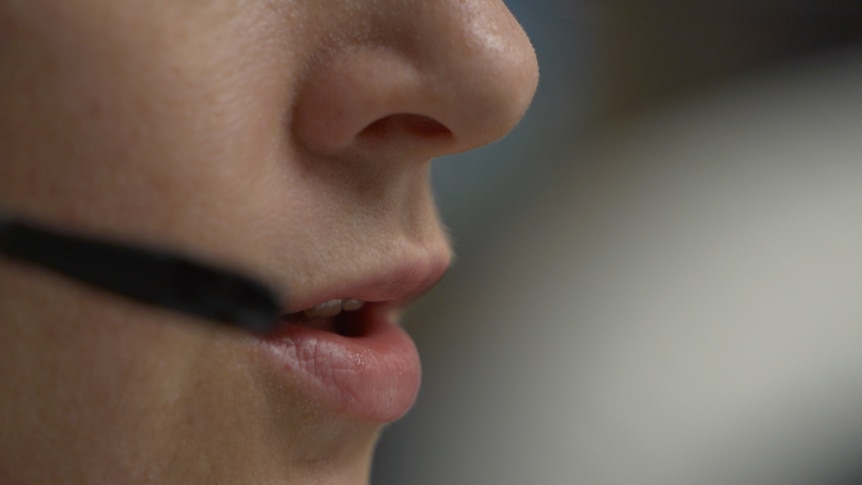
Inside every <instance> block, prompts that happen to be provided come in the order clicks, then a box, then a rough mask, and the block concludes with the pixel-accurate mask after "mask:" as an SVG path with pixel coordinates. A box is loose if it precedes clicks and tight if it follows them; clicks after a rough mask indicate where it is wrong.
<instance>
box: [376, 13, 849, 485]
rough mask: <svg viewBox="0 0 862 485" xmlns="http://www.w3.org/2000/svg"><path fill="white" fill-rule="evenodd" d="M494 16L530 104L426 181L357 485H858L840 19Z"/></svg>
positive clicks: (845, 30)
mask: <svg viewBox="0 0 862 485" xmlns="http://www.w3.org/2000/svg"><path fill="white" fill-rule="evenodd" d="M507 4H508V5H509V7H510V8H511V10H512V11H513V12H514V14H515V15H516V16H517V17H518V18H519V20H520V21H521V22H522V24H523V25H524V27H525V29H526V30H527V31H528V33H529V34H530V37H531V39H532V40H533V43H534V46H535V47H536V50H537V55H538V57H539V62H540V65H541V68H542V79H541V85H540V88H539V92H538V94H537V97H536V100H535V102H534V105H533V107H532V108H531V110H530V112H529V113H528V115H527V116H526V117H525V119H524V120H523V121H522V123H521V124H520V125H519V126H518V128H517V129H516V130H515V132H514V133H513V134H512V135H511V136H510V137H509V138H507V139H505V140H503V141H501V142H499V143H497V144H495V145H493V146H490V147H488V148H486V149H483V150H480V151H477V152H473V153H470V154H466V155H461V156H456V157H449V158H448V159H441V160H439V161H436V162H435V165H434V173H433V176H434V183H435V190H436V191H437V194H438V200H439V203H440V206H441V212H442V215H443V219H444V220H445V222H446V224H447V225H448V226H449V228H450V231H451V233H452V237H453V240H454V243H455V246H456V250H457V252H458V255H459V259H458V262H457V263H456V265H455V266H454V267H453V269H452V271H451V272H450V274H449V275H448V276H447V277H446V279H445V280H444V281H443V282H442V283H441V284H440V285H439V286H438V287H437V288H436V289H435V290H434V291H433V292H432V293H431V294H430V295H428V296H427V297H426V298H425V299H423V300H422V301H421V302H419V304H418V305H417V306H416V309H415V310H414V311H413V312H412V313H411V314H409V315H408V318H407V322H406V324H407V327H408V329H409V330H410V332H411V334H412V335H413V336H414V338H415V340H416V342H417V345H418V347H419V349H420V352H421V354H422V357H423V364H424V383H423V388H422V391H421V393H420V397H419V401H418V402H417V404H416V406H415V408H414V409H413V410H412V411H411V413H410V414H409V415H408V416H407V417H406V418H405V419H404V420H402V421H400V422H398V423H396V424H394V425H392V426H390V427H389V428H388V429H387V430H386V431H385V433H384V435H383V440H382V442H381V446H380V448H379V451H378V454H377V457H376V463H375V467H374V474H373V478H372V483H374V484H375V485H394V484H399V485H404V484H406V485H425V484H435V485H439V484H513V485H514V484H519V485H520V484H585V485H605V484H608V485H611V484H613V485H630V484H631V485H634V484H670V485H674V484H679V485H683V484H685V485H698V484H715V485H719V484H722V485H726V484H733V485H749V484H750V485H769V484H776V485H777V484H789V485H797V484H800V485H801V484H818V485H858V484H862V250H860V248H862V2H859V1H858V0H781V1H778V0H758V1H755V2H752V1H750V0H724V1H723V2H718V1H715V0H663V1H655V2H637V1H631V0H604V1H603V2H587V1H577V0H507Z"/></svg>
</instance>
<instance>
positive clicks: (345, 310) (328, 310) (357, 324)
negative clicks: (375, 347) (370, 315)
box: [281, 298, 368, 337]
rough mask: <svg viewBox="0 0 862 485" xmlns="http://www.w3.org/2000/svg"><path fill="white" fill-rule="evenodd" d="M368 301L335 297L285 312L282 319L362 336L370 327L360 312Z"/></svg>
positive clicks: (294, 323)
mask: <svg viewBox="0 0 862 485" xmlns="http://www.w3.org/2000/svg"><path fill="white" fill-rule="evenodd" d="M366 303H367V302H365V301H363V300H358V299H355V298H346V299H334V300H328V301H325V302H323V303H321V304H319V305H315V306H313V307H310V308H306V309H304V310H301V311H297V312H292V313H285V314H283V315H282V316H281V321H282V322H285V323H287V324H291V325H300V326H303V327H307V328H312V329H315V330H321V331H324V332H331V333H336V334H338V335H341V336H344V337H360V336H362V335H363V334H364V333H365V332H366V331H367V330H368V329H367V328H366V323H367V322H366V321H365V320H364V319H362V318H361V314H360V313H359V311H360V310H362V309H363V308H364V307H365V305H366Z"/></svg>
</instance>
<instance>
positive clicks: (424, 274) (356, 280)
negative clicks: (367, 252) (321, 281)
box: [284, 253, 451, 313]
mask: <svg viewBox="0 0 862 485" xmlns="http://www.w3.org/2000/svg"><path fill="white" fill-rule="evenodd" d="M450 261H451V256H450V255H449V254H448V253H446V254H443V255H435V256H433V257H426V258H416V259H410V260H406V261H400V262H396V263H395V264H390V265H387V266H386V267H382V268H376V269H371V270H368V271H365V272H356V273H353V274H351V275H345V276H343V277H340V278H337V279H336V280H337V281H335V282H334V283H333V284H331V285H327V286H325V287H319V288H302V289H299V291H296V292H294V293H291V294H289V295H288V297H287V302H288V304H287V305H286V308H285V310H284V313H295V312H299V311H302V310H305V309H308V308H312V307H315V306H317V305H320V304H321V303H324V302H327V301H330V300H334V299H354V300H362V301H364V302H368V303H380V302H386V303H391V304H393V305H395V306H402V305H406V304H407V303H408V302H410V301H411V300H413V299H415V298H417V297H419V296H420V295H422V294H423V293H425V292H426V291H428V290H429V289H430V288H431V287H432V286H434V284H436V283H437V282H438V281H439V280H440V279H441V278H442V277H443V275H444V274H445V273H446V271H447V269H448V268H449V264H450Z"/></svg>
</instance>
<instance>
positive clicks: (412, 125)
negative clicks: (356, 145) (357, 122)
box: [358, 113, 454, 141]
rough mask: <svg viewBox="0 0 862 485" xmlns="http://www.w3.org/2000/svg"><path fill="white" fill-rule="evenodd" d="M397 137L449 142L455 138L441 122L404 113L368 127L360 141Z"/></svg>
mask: <svg viewBox="0 0 862 485" xmlns="http://www.w3.org/2000/svg"><path fill="white" fill-rule="evenodd" d="M397 137H412V138H417V139H424V140H427V141H448V140H450V139H452V138H454V135H453V134H452V131H451V130H449V128H447V127H446V126H445V125H443V124H442V123H440V122H439V121H437V120H435V119H433V118H429V117H427V116H423V115H417V114H410V113H402V114H395V115H389V116H385V117H383V118H380V119H378V120H377V121H375V122H373V123H371V124H370V125H368V126H366V127H365V128H364V129H363V130H362V131H361V132H359V135H358V138H359V139H360V140H368V141H374V140H385V139H391V138H397Z"/></svg>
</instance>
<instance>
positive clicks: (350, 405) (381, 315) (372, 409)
mask: <svg viewBox="0 0 862 485" xmlns="http://www.w3.org/2000/svg"><path fill="white" fill-rule="evenodd" d="M447 267H448V260H446V261H442V262H440V263H439V264H433V265H422V266H418V265H411V266H408V267H406V268H404V269H402V270H394V271H387V272H385V273H382V276H380V275H378V276H376V277H372V278H367V279H364V280H362V281H361V282H358V283H353V284H350V285H346V286H343V287H342V288H341V289H340V290H332V291H321V292H315V293H314V294H317V295H320V296H317V297H306V298H300V299H297V300H295V301H298V302H300V304H299V305H297V306H296V307H294V308H291V309H288V310H286V311H285V312H284V313H283V314H282V316H281V318H280V321H279V324H278V325H277V326H276V329H275V331H273V332H272V333H271V334H270V335H268V336H266V337H263V338H259V339H257V340H256V341H257V347H258V349H259V350H260V353H261V354H263V356H264V359H265V361H266V362H267V363H268V365H269V368H270V369H272V370H273V373H275V374H276V377H275V378H276V379H281V380H282V381H287V382H288V383H289V384H290V385H291V386H294V387H295V386H296V385H297V384H298V386H299V387H298V388H299V389H300V390H301V391H303V392H304V393H305V394H306V395H307V396H308V397H309V398H310V399H312V400H314V402H316V403H317V404H318V405H320V406H325V407H326V408H327V409H330V410H331V411H333V412H335V413H338V414H347V415H350V416H352V417H354V418H358V419H362V420H365V421H371V422H379V423H386V422H391V421H395V420H397V419H399V418H401V417H402V416H403V415H404V414H406V413H407V411H408V410H409V409H410V407H412V405H413V402H414V401H415V400H416V396H417V394H418V391H419V385H420V381H421V364H420V361H419V354H418V352H417V350H416V346H415V344H414V343H413V340H412V339H411V338H410V336H409V335H408V334H407V332H406V331H405V330H404V329H403V328H402V327H401V326H400V324H399V317H400V315H401V313H402V311H403V309H404V307H405V306H406V305H407V304H408V303H409V302H410V301H412V300H414V299H415V298H417V297H418V296H420V295H421V294H422V293H424V292H425V291H427V290H428V289H429V288H430V287H431V286H433V284H434V283H436V282H437V281H438V280H439V279H440V278H441V277H442V275H443V273H444V272H445V270H446V268H447ZM302 302H304V303H302Z"/></svg>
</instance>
